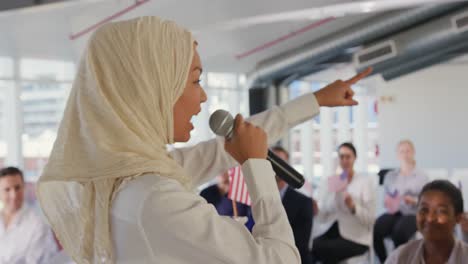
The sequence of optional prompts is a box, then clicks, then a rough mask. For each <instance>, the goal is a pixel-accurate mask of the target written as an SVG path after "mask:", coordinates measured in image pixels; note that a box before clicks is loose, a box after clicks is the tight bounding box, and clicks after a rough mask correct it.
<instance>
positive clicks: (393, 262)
mask: <svg viewBox="0 0 468 264" xmlns="http://www.w3.org/2000/svg"><path fill="white" fill-rule="evenodd" d="M400 251H401V250H400V249H396V250H394V251H393V252H392V253H390V255H389V256H388V257H387V259H386V260H385V264H398V259H399V257H400Z"/></svg>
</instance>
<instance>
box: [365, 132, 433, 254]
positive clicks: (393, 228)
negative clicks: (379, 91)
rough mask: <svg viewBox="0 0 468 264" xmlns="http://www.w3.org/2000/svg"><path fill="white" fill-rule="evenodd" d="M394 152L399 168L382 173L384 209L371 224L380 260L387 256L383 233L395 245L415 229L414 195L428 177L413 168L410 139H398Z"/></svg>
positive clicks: (413, 232)
mask: <svg viewBox="0 0 468 264" xmlns="http://www.w3.org/2000/svg"><path fill="white" fill-rule="evenodd" d="M397 152H398V159H399V161H400V168H399V169H397V170H392V171H389V172H388V173H387V175H386V176H385V180H384V188H385V208H386V213H384V214H383V215H381V216H380V217H379V218H377V220H376V222H375V226H374V249H375V252H376V254H377V257H378V258H379V259H380V262H381V263H383V262H384V261H385V259H386V258H387V251H386V249H385V246H384V239H385V238H386V237H391V239H392V240H393V243H394V245H395V248H397V247H398V246H400V245H402V244H404V243H406V242H408V240H409V239H411V238H412V237H413V236H414V234H415V233H416V207H417V203H418V199H417V197H418V195H419V192H420V191H421V189H422V187H423V186H424V184H426V183H427V182H428V181H429V179H428V177H427V176H426V174H425V173H424V172H422V171H421V170H418V169H417V168H416V161H415V148H414V145H413V143H412V142H411V141H409V140H403V141H400V142H399V144H398V147H397ZM395 201H396V202H395Z"/></svg>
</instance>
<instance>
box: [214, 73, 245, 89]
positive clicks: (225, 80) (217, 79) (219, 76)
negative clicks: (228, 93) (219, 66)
mask: <svg viewBox="0 0 468 264" xmlns="http://www.w3.org/2000/svg"><path fill="white" fill-rule="evenodd" d="M207 75H208V87H210V88H227V89H237V78H238V77H237V74H233V73H217V72H209V73H208V74H207Z"/></svg>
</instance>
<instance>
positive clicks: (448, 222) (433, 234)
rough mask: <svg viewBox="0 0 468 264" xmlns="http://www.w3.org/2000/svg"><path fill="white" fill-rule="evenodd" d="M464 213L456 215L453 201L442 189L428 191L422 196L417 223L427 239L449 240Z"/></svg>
mask: <svg viewBox="0 0 468 264" xmlns="http://www.w3.org/2000/svg"><path fill="white" fill-rule="evenodd" d="M461 217H462V214H459V215H456V213H455V208H454V206H453V203H452V201H451V199H450V197H448V196H447V195H446V194H444V193H443V192H440V191H435V190H434V191H427V192H425V193H424V194H423V195H422V196H421V200H420V201H419V205H418V212H417V214H416V224H417V226H418V230H419V232H421V234H422V235H423V237H424V240H426V241H449V240H450V239H451V237H452V236H453V231H454V228H455V226H456V225H457V223H458V222H459V221H460V220H461Z"/></svg>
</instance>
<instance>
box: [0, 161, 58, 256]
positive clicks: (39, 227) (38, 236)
mask: <svg viewBox="0 0 468 264" xmlns="http://www.w3.org/2000/svg"><path fill="white" fill-rule="evenodd" d="M0 201H1V202H2V204H3V208H2V209H1V211H0V263H1V264H3V263H5V264H6V263H8V264H20V263H49V259H50V258H51V257H52V256H53V255H54V254H56V252H57V244H56V243H55V240H54V237H53V235H52V231H51V230H50V228H49V227H48V226H47V225H45V224H44V222H43V221H42V219H41V218H40V217H39V216H37V215H36V214H35V213H34V211H33V210H32V209H31V208H29V207H27V206H26V205H25V204H24V179H23V173H22V172H21V170H19V169H17V168H14V167H8V168H4V169H2V170H0Z"/></svg>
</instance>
